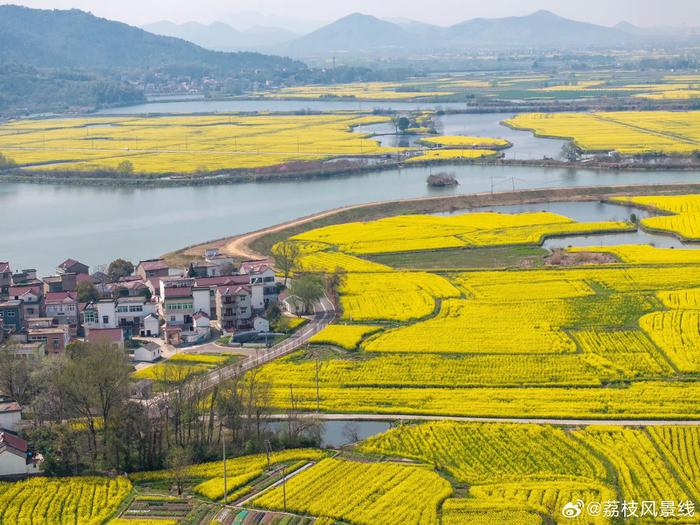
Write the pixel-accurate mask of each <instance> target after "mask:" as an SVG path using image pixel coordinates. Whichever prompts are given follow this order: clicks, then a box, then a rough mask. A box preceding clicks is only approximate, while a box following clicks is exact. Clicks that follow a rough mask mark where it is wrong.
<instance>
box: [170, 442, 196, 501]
mask: <svg viewBox="0 0 700 525" xmlns="http://www.w3.org/2000/svg"><path fill="white" fill-rule="evenodd" d="M166 462H167V464H168V468H169V469H170V471H171V472H172V475H173V481H174V482H175V485H176V487H177V494H178V496H180V495H182V486H183V484H184V481H185V479H187V475H188V471H189V466H190V465H191V464H192V454H191V453H190V451H189V450H188V449H187V448H185V447H183V446H180V445H175V446H173V447H170V449H169V450H168V459H167V461H166Z"/></svg>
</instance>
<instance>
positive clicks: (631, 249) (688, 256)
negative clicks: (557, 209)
mask: <svg viewBox="0 0 700 525" xmlns="http://www.w3.org/2000/svg"><path fill="white" fill-rule="evenodd" d="M568 251H569V252H572V253H580V252H596V253H609V254H612V255H614V256H615V257H617V258H618V259H620V261H622V262H626V263H633V264H659V263H662V264H663V263H669V264H684V263H688V264H698V263H700V250H692V249H688V250H683V249H674V248H657V247H655V246H649V245H644V244H627V245H618V246H577V247H573V248H568Z"/></svg>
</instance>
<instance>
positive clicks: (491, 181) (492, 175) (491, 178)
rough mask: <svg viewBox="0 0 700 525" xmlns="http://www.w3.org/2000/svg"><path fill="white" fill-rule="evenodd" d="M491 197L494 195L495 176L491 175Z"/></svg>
mask: <svg viewBox="0 0 700 525" xmlns="http://www.w3.org/2000/svg"><path fill="white" fill-rule="evenodd" d="M491 195H493V175H491Z"/></svg>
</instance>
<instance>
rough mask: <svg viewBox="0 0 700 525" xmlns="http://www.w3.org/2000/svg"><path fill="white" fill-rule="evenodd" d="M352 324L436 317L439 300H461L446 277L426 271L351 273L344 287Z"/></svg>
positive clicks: (346, 314)
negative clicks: (353, 322)
mask: <svg viewBox="0 0 700 525" xmlns="http://www.w3.org/2000/svg"><path fill="white" fill-rule="evenodd" d="M340 293H341V297H340V301H341V306H342V309H343V318H344V319H346V320H349V321H410V320H413V319H420V318H422V317H426V316H428V315H430V314H432V313H433V312H434V311H435V307H436V304H437V300H438V299H445V298H448V297H459V296H460V292H459V290H458V289H457V288H455V287H454V286H453V285H452V284H451V283H450V282H449V281H448V280H446V279H445V278H443V277H441V276H439V275H435V274H432V273H425V272H398V271H397V272H389V273H373V274H366V273H349V274H347V275H345V276H344V280H343V283H342V284H341V286H340Z"/></svg>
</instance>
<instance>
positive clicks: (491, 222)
mask: <svg viewBox="0 0 700 525" xmlns="http://www.w3.org/2000/svg"><path fill="white" fill-rule="evenodd" d="M633 229H634V227H633V226H632V225H631V224H628V223H625V222H597V223H577V222H575V221H573V220H571V219H569V218H568V217H564V216H562V215H557V214H555V213H549V212H537V213H521V214H503V213H490V212H487V213H465V214H461V215H453V216H449V217H441V216H432V215H408V216H399V217H389V218H386V219H379V220H376V221H370V222H356V223H347V224H337V225H333V226H326V227H323V228H318V229H315V230H311V231H308V232H304V233H301V234H299V235H296V236H294V237H292V239H291V240H293V241H298V242H314V243H323V244H326V245H328V246H332V247H336V248H337V249H339V250H340V251H342V252H345V253H350V254H356V255H363V254H379V253H398V252H406V251H423V250H437V249H442V248H458V247H467V246H503V245H512V244H538V243H541V242H542V240H543V239H544V238H545V237H547V236H549V235H563V234H568V233H582V232H589V233H590V232H604V231H622V230H625V231H626V230H633Z"/></svg>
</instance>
